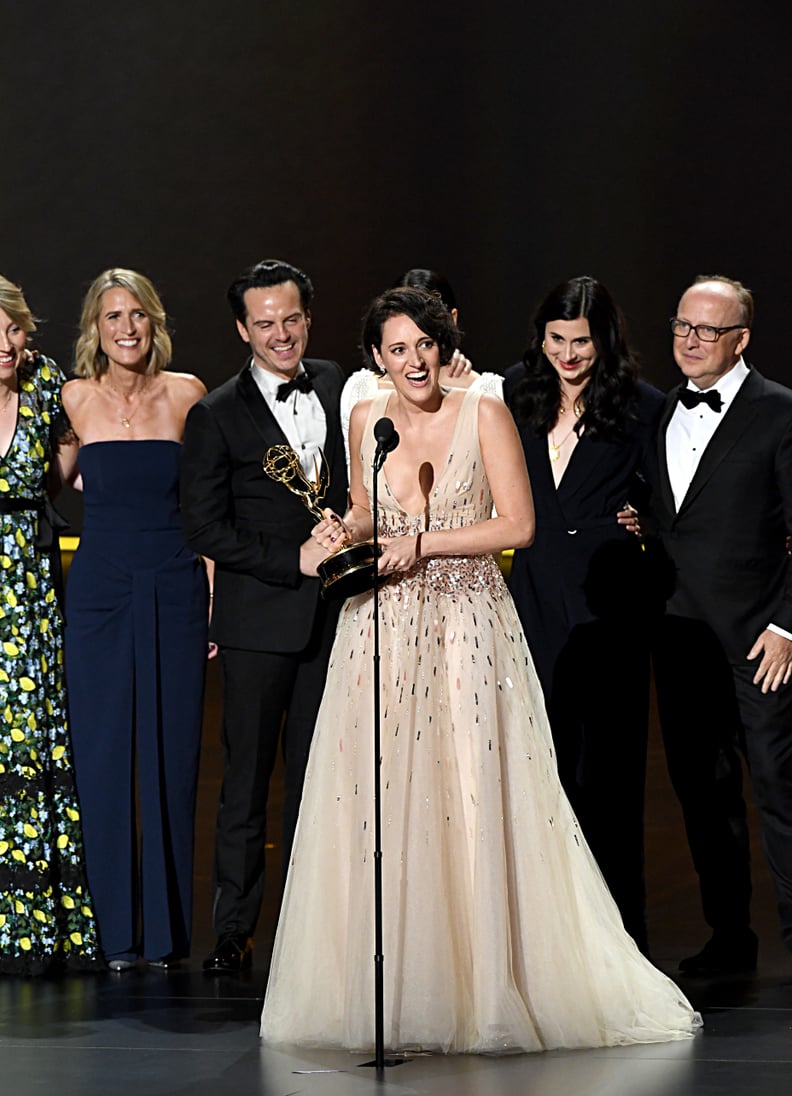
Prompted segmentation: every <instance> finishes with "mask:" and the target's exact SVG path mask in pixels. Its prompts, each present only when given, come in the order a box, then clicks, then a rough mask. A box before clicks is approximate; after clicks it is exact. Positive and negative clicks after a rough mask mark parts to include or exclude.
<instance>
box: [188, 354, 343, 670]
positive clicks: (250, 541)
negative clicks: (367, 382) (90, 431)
mask: <svg viewBox="0 0 792 1096" xmlns="http://www.w3.org/2000/svg"><path fill="white" fill-rule="evenodd" d="M303 366H304V368H305V371H306V373H308V375H309V376H310V378H311V380H312V381H313V384H314V391H315V392H316V394H317V395H318V397H319V399H320V401H321V403H322V407H323V408H324V412H325V416H326V419H327V439H326V442H325V455H326V457H327V462H328V465H329V467H330V489H329V491H328V494H327V496H326V497H325V498H324V499H322V500H321V502H320V504H319V505H320V506H331V507H332V508H333V509H334V510H335V511H337V512H338V513H343V512H344V510H345V508H346V501H347V474H346V462H345V459H344V445H343V441H342V438H341V423H340V418H339V400H340V397H341V389H342V387H343V384H344V374H343V372H342V370H341V367H340V366H339V365H338V364H337V363H336V362H330V361H321V360H317V359H312V358H306V359H304V360H303ZM285 444H288V442H287V439H286V437H285V436H284V434H283V431H282V430H281V429H280V427H279V426H278V424H277V422H276V421H275V418H274V416H273V415H272V413H271V412H270V410H269V408H268V407H267V403H266V400H265V399H264V397H263V396H262V395H261V392H260V391H259V389H258V387H257V385H256V382H255V380H254V379H253V377H252V376H251V373H250V363H249V362H248V363H247V364H246V365H245V367H244V368H243V369H242V371H241V373H239V374H238V376H236V377H232V378H231V379H230V380H228V381H226V382H225V384H222V385H221V386H220V387H219V388H216V389H215V390H214V391H213V392H210V393H209V394H208V395H207V396H205V397H204V398H203V399H202V400H200V401H199V402H198V403H197V404H195V406H194V407H192V408H191V410H190V413H189V415H188V416H187V425H186V428H185V433H184V450H183V454H182V482H181V510H182V521H183V525H184V532H185V536H186V538H187V542H188V543H189V545H190V546H191V547H192V548H193V550H194V551H196V552H198V553H200V554H201V555H203V556H207V557H208V558H209V559H213V560H214V561H215V587H214V588H215V599H214V610H213V614H212V625H211V631H210V635H211V638H212V639H213V640H214V641H215V642H216V643H218V644H219V645H220V646H223V647H235V648H239V649H242V650H253V651H278V652H284V653H289V652H296V651H301V650H303V648H305V646H306V645H307V644H308V643H309V641H310V639H311V632H312V628H313V623H314V617H315V614H316V609H317V605H318V602H319V597H320V586H319V580H318V579H317V578H307V577H305V576H304V575H301V574H300V567H299V549H300V545H301V544H302V543H303V542H304V541H306V540H307V539H308V537H309V536H310V533H311V529H312V528H313V525H314V519H313V518H312V517H311V515H310V514H309V513H308V510H307V509H306V508H305V506H304V505H303V503H302V502H301V501H300V499H299V498H298V497H297V496H295V495H294V494H293V493H292V492H291V491H289V490H288V488H286V487H284V486H283V485H282V484H280V483H276V482H275V481H274V480H272V479H270V478H269V476H267V475H266V474H265V473H264V471H263V468H262V460H263V459H264V455H265V453H266V451H267V449H269V447H270V446H271V445H285Z"/></svg>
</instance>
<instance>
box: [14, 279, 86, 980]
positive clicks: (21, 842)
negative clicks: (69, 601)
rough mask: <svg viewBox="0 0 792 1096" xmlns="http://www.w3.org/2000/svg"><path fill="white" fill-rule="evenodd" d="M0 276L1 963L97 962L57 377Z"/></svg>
mask: <svg viewBox="0 0 792 1096" xmlns="http://www.w3.org/2000/svg"><path fill="white" fill-rule="evenodd" d="M35 330H36V323H35V320H34V319H33V315H32V313H31V311H30V308H29V307H28V304H27V302H26V300H25V297H24V295H23V293H22V290H21V289H20V288H19V287H18V286H16V285H14V284H13V283H12V282H10V281H8V280H7V279H6V278H3V277H2V276H0V536H1V538H2V544H0V712H1V713H3V717H2V720H0V972H2V973H4V974H41V973H44V972H46V971H48V970H51V969H52V968H53V967H56V968H57V967H66V968H71V969H74V968H77V969H82V968H87V967H91V966H94V965H97V964H99V963H100V961H101V957H100V952H99V946H98V941H97V932H96V925H95V922H94V917H93V912H92V909H91V899H90V897H89V895H88V891H87V887H86V883H85V869H84V863H83V859H84V858H83V845H82V835H81V832H80V814H79V809H78V806H77V797H76V792H75V788H74V774H73V771H72V763H71V748H70V745H69V734H68V727H67V722H66V698H65V694H64V683H63V652H62V646H63V617H62V615H61V611H60V607H59V605H58V600H57V597H56V587H57V568H56V566H55V561H56V560H57V558H58V557H57V544H56V542H55V540H54V532H53V529H52V525H51V522H50V521H49V512H48V505H47V486H48V483H51V484H52V485H53V486H57V485H58V482H59V481H60V479H61V478H62V475H63V470H64V468H68V467H69V466H70V463H71V448H72V447H71V446H70V445H69V444H68V442H67V441H65V440H64V439H63V438H62V437H61V436H60V430H59V427H60V425H61V424H62V415H61V402H60V400H61V386H62V384H63V376H62V374H61V372H60V370H59V369H58V367H57V365H56V364H55V362H53V361H50V360H49V359H48V358H45V357H44V356H43V354H40V353H39V352H38V351H35V350H32V349H31V348H30V346H29V341H30V337H31V335H32V334H33V332H34V331H35Z"/></svg>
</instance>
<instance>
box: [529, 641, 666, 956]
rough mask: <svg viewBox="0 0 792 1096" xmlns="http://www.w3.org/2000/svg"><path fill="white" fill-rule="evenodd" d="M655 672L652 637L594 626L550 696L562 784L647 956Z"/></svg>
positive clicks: (574, 646) (570, 645)
mask: <svg viewBox="0 0 792 1096" xmlns="http://www.w3.org/2000/svg"><path fill="white" fill-rule="evenodd" d="M649 668H650V657H649V638H648V631H647V630H646V629H643V628H638V629H632V630H631V629H629V628H628V627H626V625H625V623H624V622H623V621H620V620H609V621H605V620H595V621H591V622H589V623H586V624H580V625H577V626H576V627H575V628H574V629H573V631H572V633H571V634H570V636H569V639H568V641H567V644H566V646H565V647H564V649H563V650H562V651H561V653H560V655H559V657H558V659H557V660H556V664H555V668H554V673H553V678H552V684H551V686H550V688H549V690H546V693H547V707H548V714H549V716H550V726H551V729H552V733H553V742H554V743H555V748H556V757H557V761H558V773H559V777H560V779H561V783H562V785H563V787H564V791H565V792H566V794H567V796H568V798H569V801H570V803H571V804H572V808H573V810H574V811H575V814H576V815H577V818H578V821H579V822H580V826H581V829H582V830H583V833H584V835H585V838H586V840H587V841H588V843H589V845H590V847H591V851H592V852H593V854H594V856H595V858H596V860H597V863H598V864H599V867H600V870H601V872H602V874H603V876H604V877H605V881H606V883H607V884H608V888H609V889H610V892H611V894H612V895H613V899H614V901H615V902H616V905H617V906H618V907H619V912H620V913H621V915H622V920H623V921H624V926H625V928H626V929H627V931H628V932H629V934H630V935H631V936H632V937H633V939H634V940H635V942H636V944H637V945H638V947H639V948H640V949H641V951H643V952H644V953H646V952H647V950H648V943H647V935H646V887H645V881H644V791H645V785H646V743H647V730H648V719H649Z"/></svg>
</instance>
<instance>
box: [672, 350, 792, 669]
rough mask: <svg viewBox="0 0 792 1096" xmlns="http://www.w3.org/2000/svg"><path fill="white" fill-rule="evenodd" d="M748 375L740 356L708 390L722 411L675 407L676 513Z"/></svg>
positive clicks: (787, 635) (773, 629)
mask: <svg viewBox="0 0 792 1096" xmlns="http://www.w3.org/2000/svg"><path fill="white" fill-rule="evenodd" d="M747 376H748V366H747V365H746V364H745V362H744V361H743V359H742V358H740V360H739V361H738V362H737V364H736V365H735V366H734V368H733V369H730V370H729V372H728V373H726V374H724V376H722V377H721V379H720V380H719V381H718V383H717V384H715V385H713V386H712V388H710V389H708V390H707V391H710V392H718V393H720V397H721V399H722V401H723V404H722V406H721V409H720V411H713V410H712V408H711V407H709V406H708V405H707V404H706V403H700V404H699V405H698V406H697V407H685V405H684V404H683V403H681V402H680V403H678V404H677V405H676V407H675V408H674V413H673V415H672V416H671V420H670V422H669V424H668V429H667V430H666V463H667V465H668V478H669V480H670V481H671V490H672V491H673V493H674V506H675V507H676V510H677V513H679V508H680V506H681V505H682V501H683V499H684V497H685V495H686V494H687V492H688V488H689V487H690V484H691V482H692V480H693V477H694V476H695V474H696V469H697V468H698V466H699V461H700V460H701V457H702V455H703V453H704V450H705V449H706V448H707V446H708V445H709V443H710V442H711V441H712V438H713V435H714V434H715V431H716V430H717V429H718V427H719V426H720V424H721V423H722V422H723V416H724V415H725V414H726V412H727V411H728V410H729V407H731V404H732V401H733V400H734V397H735V396H736V395H737V393H738V392H739V391H740V389H741V388H742V386H743V384H744V383H745V378H746V377H747ZM687 387H688V388H689V389H691V390H692V391H693V392H700V391H701V389H700V388H697V387H696V385H695V384H694V383H693V382H692V381H690V380H689V381H688V383H687ZM768 628H769V629H770V631H771V632H776V633H777V634H778V635H780V636H784V637H785V638H786V639H792V634H790V633H789V632H785V631H784V629H783V628H779V627H778V626H777V625H776V624H768ZM746 654H747V652H746Z"/></svg>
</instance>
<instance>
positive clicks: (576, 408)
mask: <svg viewBox="0 0 792 1096" xmlns="http://www.w3.org/2000/svg"><path fill="white" fill-rule="evenodd" d="M568 410H569V408H568V407H564V405H563V403H562V404H561V406H560V407H559V409H558V413H559V415H566V413H567V411H568ZM572 411H573V413H574V415H575V418H576V419H579V418H580V416H581V415H582V414H583V405H582V404H581V403H580V396H576V397H575V402H574V403H573V404H572Z"/></svg>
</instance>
